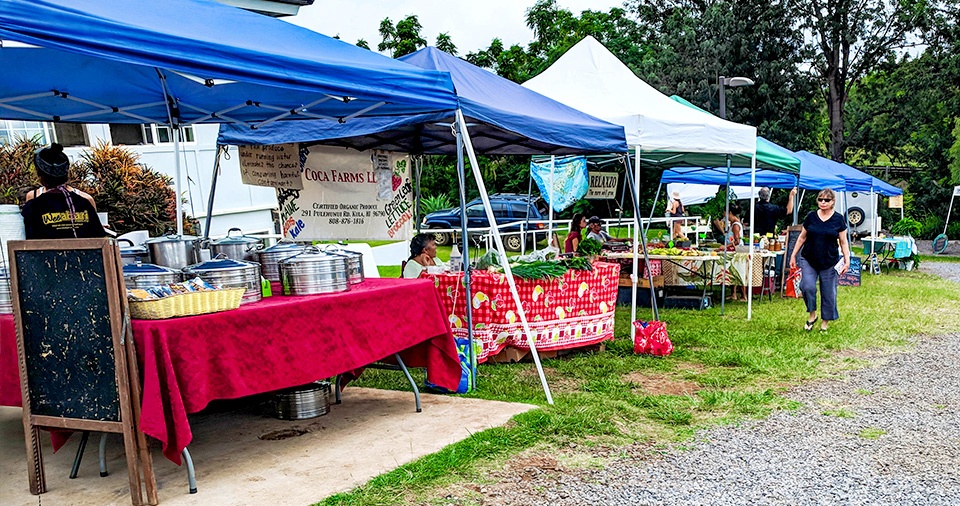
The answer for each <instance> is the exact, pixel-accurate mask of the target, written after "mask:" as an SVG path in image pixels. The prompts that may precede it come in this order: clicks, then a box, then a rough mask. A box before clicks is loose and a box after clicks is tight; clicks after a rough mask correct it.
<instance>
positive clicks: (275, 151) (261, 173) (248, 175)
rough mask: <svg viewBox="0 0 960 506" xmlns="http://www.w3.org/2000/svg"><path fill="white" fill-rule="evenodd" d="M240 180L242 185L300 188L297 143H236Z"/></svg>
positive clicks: (299, 163) (301, 184)
mask: <svg viewBox="0 0 960 506" xmlns="http://www.w3.org/2000/svg"><path fill="white" fill-rule="evenodd" d="M239 152H240V180H241V181H243V183H244V184H252V185H255V186H272V187H274V188H286V189H288V190H301V189H303V183H302V181H300V169H302V168H303V160H302V159H301V158H300V151H299V145H298V144H274V145H271V146H240V147H239Z"/></svg>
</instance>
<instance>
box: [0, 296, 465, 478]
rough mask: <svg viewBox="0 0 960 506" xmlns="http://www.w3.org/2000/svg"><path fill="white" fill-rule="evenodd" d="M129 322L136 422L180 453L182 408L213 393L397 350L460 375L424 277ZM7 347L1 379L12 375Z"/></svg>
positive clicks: (247, 390)
mask: <svg viewBox="0 0 960 506" xmlns="http://www.w3.org/2000/svg"><path fill="white" fill-rule="evenodd" d="M274 293H278V291H277V290H275V291H274ZM9 320H10V324H11V327H10V328H12V318H9ZM133 332H134V336H135V338H136V341H137V355H138V358H139V359H140V364H141V365H140V376H141V379H142V381H143V400H142V408H143V409H142V413H141V418H140V428H141V429H142V430H143V432H144V433H146V434H147V435H149V436H152V437H154V438H156V439H158V440H160V442H161V443H162V445H163V453H164V455H165V456H166V457H167V458H168V459H170V460H172V461H174V462H176V463H179V462H180V452H181V451H182V450H183V448H185V447H186V446H187V445H188V444H189V443H190V441H191V439H192V438H193V435H192V432H191V430H190V424H189V421H188V420H187V414H188V413H195V412H197V411H200V410H201V409H203V408H204V407H206V406H207V405H208V404H209V403H210V402H211V401H213V400H217V399H234V398H239V397H244V396H248V395H253V394H258V393H263V392H269V391H272V390H278V389H282V388H287V387H292V386H298V385H303V384H306V383H309V382H311V381H316V380H319V379H323V378H329V377H332V376H335V375H337V374H340V373H345V372H349V371H352V370H355V369H358V368H361V367H363V366H365V365H367V364H370V363H372V362H375V361H377V360H379V359H382V358H385V357H390V356H392V355H393V354H394V353H398V352H399V353H400V356H401V357H402V358H403V360H404V362H405V363H406V364H407V365H409V366H412V367H426V368H427V378H428V379H429V380H430V381H431V382H432V383H435V384H437V385H440V386H443V387H445V388H448V389H451V390H454V389H456V387H457V384H458V383H459V381H460V373H461V369H460V361H459V358H458V356H457V350H456V346H455V344H454V342H453V337H452V335H451V333H450V329H449V326H448V324H447V320H446V316H445V315H444V313H443V306H442V304H441V302H440V299H439V296H438V294H437V293H436V291H435V290H434V289H433V286H432V284H431V283H430V282H429V281H425V280H402V279H368V280H366V281H364V282H363V283H362V284H360V285H355V286H354V287H353V288H352V289H351V290H350V291H349V292H344V293H338V294H325V295H314V296H306V297H285V296H280V295H277V296H274V297H271V298H268V299H264V300H263V301H261V302H259V303H255V304H248V305H244V306H242V307H240V308H239V309H237V310H234V311H225V312H222V313H213V314H208V315H200V316H191V317H186V318H172V319H168V320H134V321H133ZM14 339H15V338H14ZM3 341H8V339H6V332H4V339H3ZM13 342H14V343H15V340H14V341H13ZM15 346H16V344H14V347H15ZM14 349H15V348H14ZM3 350H4V356H3V358H2V362H0V366H2V369H0V373H2V374H3V376H0V379H6V381H9V378H7V376H8V375H7V373H6V372H5V371H6V369H7V362H8V361H7V359H6V358H5V355H6V353H5V350H6V348H5V347H4V348H3ZM15 360H16V355H15V354H14V361H15ZM14 371H16V368H15V363H14ZM13 378H14V385H16V378H17V376H16V373H15V374H14V376H13ZM7 388H8V386H3V387H2V390H0V392H4V395H6V389H7ZM18 393H19V391H18ZM18 397H19V395H18Z"/></svg>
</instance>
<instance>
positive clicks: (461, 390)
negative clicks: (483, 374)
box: [424, 336, 483, 394]
mask: <svg viewBox="0 0 960 506" xmlns="http://www.w3.org/2000/svg"><path fill="white" fill-rule="evenodd" d="M454 341H455V342H456V343H457V355H459V357H460V384H459V385H458V386H457V389H456V390H454V391H450V390H447V389H446V388H443V387H441V386H439V385H434V384H433V383H430V382H429V381H425V382H424V384H425V386H426V388H427V389H428V390H432V391H434V392H438V393H443V394H467V393H470V392H473V390H474V389H475V388H476V387H477V386H476V385H475V384H474V382H473V378H474V375H475V374H476V372H477V357H479V356H480V354H481V353H482V352H483V343H481V342H480V341H477V340H474V341H473V357H472V358H473V360H470V359H471V357H470V354H469V350H470V340H469V339H467V338H466V337H456V336H455V337H454Z"/></svg>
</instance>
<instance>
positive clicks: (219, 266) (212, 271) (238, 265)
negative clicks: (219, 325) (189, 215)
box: [183, 254, 263, 304]
mask: <svg viewBox="0 0 960 506" xmlns="http://www.w3.org/2000/svg"><path fill="white" fill-rule="evenodd" d="M183 274H184V275H185V277H187V278H195V277H200V278H201V279H203V280H204V281H206V282H208V283H212V284H215V285H219V286H222V287H224V288H243V289H244V292H243V298H242V299H240V304H249V303H251V302H257V301H259V300H260V299H261V298H262V297H263V292H262V291H261V286H260V265H259V264H255V263H253V262H244V261H241V260H234V259H232V258H226V257H225V256H222V254H221V255H220V256H218V258H214V259H213V260H208V261H206V262H202V263H199V264H196V265H191V266H189V267H187V268H185V269H183Z"/></svg>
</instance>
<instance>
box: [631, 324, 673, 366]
mask: <svg viewBox="0 0 960 506" xmlns="http://www.w3.org/2000/svg"><path fill="white" fill-rule="evenodd" d="M633 326H634V327H636V329H637V334H636V336H634V338H633V352H634V353H637V354H641V353H643V354H647V355H654V356H657V357H665V356H667V355H669V354H671V353H673V343H671V342H670V338H669V337H667V324H666V323H664V322H658V321H652V322H644V321H640V320H637V321H635V322H633Z"/></svg>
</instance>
